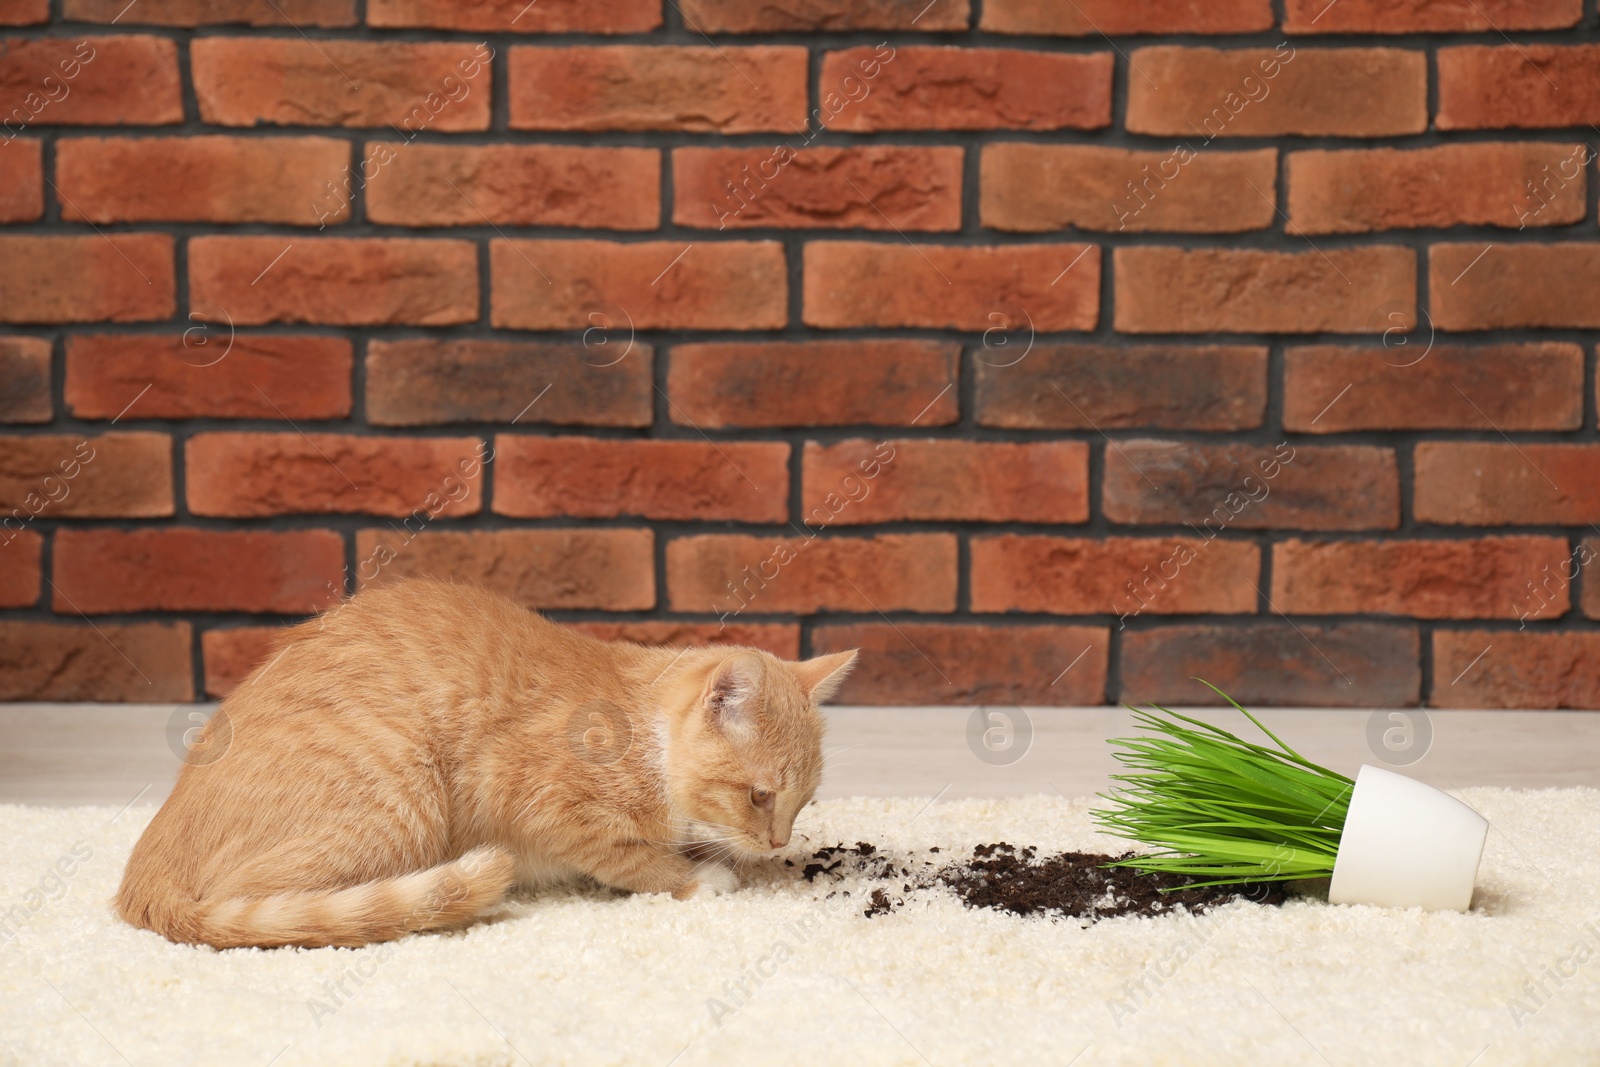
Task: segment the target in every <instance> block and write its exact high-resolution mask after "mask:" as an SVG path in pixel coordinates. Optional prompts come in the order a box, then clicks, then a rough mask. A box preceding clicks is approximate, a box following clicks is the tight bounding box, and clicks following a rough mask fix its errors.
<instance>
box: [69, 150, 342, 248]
mask: <svg viewBox="0 0 1600 1067" xmlns="http://www.w3.org/2000/svg"><path fill="white" fill-rule="evenodd" d="M349 162H350V146H349V145H348V144H346V143H345V142H344V141H336V140H334V139H333V138H331V137H271V138H262V137H137V138H132V137H74V138H68V139H65V140H62V141H59V142H58V143H57V145H56V188H57V194H58V196H59V198H60V200H61V217H62V218H63V219H65V220H66V221H68V222H82V221H89V222H282V223H289V224H291V225H299V226H310V225H313V224H315V223H316V222H317V221H318V214H319V213H318V212H316V211H314V210H313V209H312V208H311V207H310V206H309V205H311V204H315V203H318V202H319V201H321V200H322V199H323V198H324V196H325V188H326V187H327V186H328V185H329V184H335V185H336V184H338V183H340V182H343V181H344V180H345V176H346V173H347V171H348V169H349ZM322 215H323V217H324V218H325V219H326V220H327V221H329V222H338V221H342V220H343V219H346V218H348V217H349V215H350V204H349V202H348V201H347V200H346V201H334V202H331V203H329V204H328V205H327V207H326V210H325V211H324V212H322Z"/></svg>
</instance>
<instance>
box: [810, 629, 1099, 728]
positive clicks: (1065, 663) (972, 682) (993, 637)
mask: <svg viewBox="0 0 1600 1067" xmlns="http://www.w3.org/2000/svg"><path fill="white" fill-rule="evenodd" d="M811 643H812V646H813V649H814V650H815V652H816V653H817V654H818V655H822V654H824V653H828V652H842V651H844V650H846V649H851V648H859V649H860V650H861V666H860V667H858V668H857V669H856V670H854V671H852V672H851V673H850V676H849V677H848V678H847V679H846V680H845V683H844V687H843V688H842V689H840V690H839V695H838V697H836V698H835V702H836V703H839V704H877V705H884V704H888V705H896V704H898V705H907V704H912V705H915V704H923V705H926V704H1012V705H1016V704H1027V705H1032V706H1045V707H1049V706H1061V705H1067V706H1076V707H1081V706H1082V705H1085V704H1101V703H1104V702H1105V699H1106V664H1107V659H1108V651H1107V650H1108V648H1109V646H1110V638H1109V636H1108V635H1107V632H1106V628H1105V627H1104V626H959V625H950V624H946V623H916V622H902V623H882V622H869V623H853V624H848V623H847V624H829V625H824V626H819V627H817V629H816V631H815V632H814V633H813V634H812V638H811ZM1079 656H1081V657H1082V658H1081V659H1079V658H1078V657H1079ZM1068 668H1070V669H1068Z"/></svg>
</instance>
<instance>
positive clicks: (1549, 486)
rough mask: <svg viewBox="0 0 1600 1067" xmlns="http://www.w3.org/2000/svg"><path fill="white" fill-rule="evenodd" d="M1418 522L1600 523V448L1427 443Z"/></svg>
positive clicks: (1419, 460) (1420, 462) (1421, 447)
mask: <svg viewBox="0 0 1600 1067" xmlns="http://www.w3.org/2000/svg"><path fill="white" fill-rule="evenodd" d="M1414 464H1415V467H1416V498H1415V501H1414V503H1413V505H1412V507H1413V509H1414V510H1415V512H1416V516H1417V521H1419V522H1442V523H1451V524H1459V525H1466V526H1569V525H1581V524H1588V523H1593V522H1596V521H1597V520H1600V445H1570V444H1537V443H1533V442H1529V443H1527V444H1509V443H1506V444H1502V443H1500V442H1498V441H1492V442H1491V441H1483V442H1480V441H1427V442H1423V443H1421V444H1418V445H1417V449H1416V454H1415V458H1414Z"/></svg>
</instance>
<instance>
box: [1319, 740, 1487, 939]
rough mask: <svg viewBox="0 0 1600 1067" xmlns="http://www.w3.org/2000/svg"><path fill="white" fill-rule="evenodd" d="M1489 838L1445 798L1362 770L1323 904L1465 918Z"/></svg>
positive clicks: (1475, 818) (1384, 773)
mask: <svg viewBox="0 0 1600 1067" xmlns="http://www.w3.org/2000/svg"><path fill="white" fill-rule="evenodd" d="M1488 834H1489V823H1488V820H1486V819H1485V818H1484V817H1483V816H1481V815H1479V814H1478V813H1477V812H1475V811H1473V810H1472V809H1471V808H1469V807H1467V806H1466V805H1465V804H1463V803H1461V801H1459V800H1457V799H1456V798H1455V797H1452V796H1450V795H1449V794H1448V793H1444V792H1441V791H1440V790H1438V789H1435V788H1434V787H1433V786H1431V785H1424V784H1423V783H1422V782H1419V781H1417V780H1416V779H1415V778H1407V777H1406V776H1405V775H1403V774H1396V773H1395V772H1393V771H1388V770H1384V769H1383V768H1382V767H1373V766H1370V765H1363V766H1362V768H1361V770H1360V772H1359V773H1358V774H1357V775H1356V787H1355V791H1354V792H1353V793H1352V794H1351V795H1350V814H1349V815H1348V816H1347V817H1346V819H1345V822H1344V832H1343V833H1342V834H1341V835H1340V837H1339V853H1338V855H1337V856H1336V857H1335V858H1334V863H1333V882H1332V884H1331V885H1330V886H1329V887H1328V901H1329V903H1332V904H1377V905H1379V906H1380V907H1385V908H1422V909H1423V910H1425V911H1446V910H1454V911H1466V910H1467V907H1468V906H1469V905H1470V904H1471V903H1472V886H1473V883H1474V882H1475V881H1476V880H1477V876H1478V860H1479V858H1480V857H1481V856H1482V855H1483V842H1484V839H1485V838H1486V837H1487V836H1488Z"/></svg>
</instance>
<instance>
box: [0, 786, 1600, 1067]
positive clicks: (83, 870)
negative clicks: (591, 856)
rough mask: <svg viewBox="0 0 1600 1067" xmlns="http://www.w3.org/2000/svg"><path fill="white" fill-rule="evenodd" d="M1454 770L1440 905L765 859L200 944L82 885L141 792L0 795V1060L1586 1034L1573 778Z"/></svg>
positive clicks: (1024, 837) (436, 1060)
mask: <svg viewBox="0 0 1600 1067" xmlns="http://www.w3.org/2000/svg"><path fill="white" fill-rule="evenodd" d="M1464 797H1465V799H1467V800H1468V801H1469V802H1470V803H1472V804H1473V805H1474V806H1475V807H1477V808H1478V809H1479V810H1480V811H1482V812H1483V813H1484V814H1485V815H1486V816H1488V818H1489V819H1490V820H1491V821H1492V823H1493V827H1494V828H1493V830H1491V832H1490V836H1489V842H1488V848H1487V851H1486V853H1485V856H1484V860H1483V866H1482V868H1481V869H1480V872H1479V887H1478V894H1477V897H1476V899H1475V902H1474V906H1473V910H1472V912H1471V913H1470V914H1465V915H1458V914H1454V913H1450V914H1437V913H1436V914H1423V913H1420V912H1414V911H1413V912H1397V911H1383V910H1379V909H1376V908H1368V907H1332V906H1329V905H1327V904H1326V903H1323V902H1321V901H1319V900H1317V899H1314V898H1309V897H1304V898H1298V899H1294V900H1291V902H1290V903H1288V904H1286V905H1285V906H1283V907H1281V908H1272V907H1265V908H1264V907H1258V906H1256V905H1252V904H1245V903H1234V904H1230V905H1228V906H1226V907H1224V908H1222V909H1220V910H1218V911H1215V912H1212V913H1210V914H1208V915H1204V916H1199V917H1195V916H1189V915H1172V916H1167V917H1163V918H1159V919H1128V918H1124V919H1111V920H1106V921H1102V922H1100V923H1097V924H1095V925H1092V926H1087V927H1083V926H1080V925H1079V924H1078V923H1077V922H1075V921H1070V920H1069V921H1060V922H1052V921H1049V920H1047V919H1040V918H1026V919H1024V918H1016V917H1013V916H1010V915H1005V914H1001V913H998V912H993V911H978V910H968V909H966V908H964V907H963V906H962V905H961V904H960V903H958V902H957V901H956V900H955V899H954V898H953V897H951V896H948V895H945V894H943V893H941V892H940V891H938V890H928V891H924V892H920V893H918V894H915V895H914V896H913V898H912V899H911V901H910V902H909V903H908V904H907V906H906V907H905V908H904V909H902V910H900V911H897V912H895V913H893V914H890V915H886V916H880V917H876V918H870V919H869V918H866V917H864V916H863V915H862V900H863V897H864V896H866V894H867V893H869V892H870V891H871V890H872V889H873V888H875V887H876V885H877V884H879V883H868V882H864V881H859V880H857V881H850V880H847V881H845V882H842V883H839V884H838V885H837V886H835V885H830V884H825V883H826V879H818V881H817V883H816V884H815V885H810V884H807V883H805V882H803V881H798V880H797V878H796V875H795V872H796V871H797V870H798V868H795V869H794V870H788V871H786V870H783V869H782V868H781V867H780V866H775V867H774V868H772V869H770V870H767V871H764V872H763V873H761V874H759V875H758V876H757V879H756V881H757V884H756V885H755V886H754V887H753V888H746V889H743V890H741V891H739V892H737V893H734V894H731V895H728V896H723V897H717V898H712V899H699V900H694V901H689V902H686V903H680V902H678V901H674V900H672V899H670V898H668V897H622V896H616V895H613V894H609V893H605V892H601V891H588V892H584V891H578V890H573V891H564V892H560V893H554V894H548V895H544V896H541V897H538V898H534V899H530V900H522V901H515V902H512V903H509V904H507V905H506V906H505V907H503V908H502V909H501V910H500V912H499V913H498V914H497V915H496V916H495V917H494V918H493V919H491V920H490V921H486V922H484V923H480V924H479V925H477V926H475V927H473V928H471V929H470V930H467V931H465V932H462V933H458V934H452V935H420V936H412V937H409V938H406V939H405V940H403V941H400V942H396V943H393V944H390V945H386V946H373V947H369V948H365V949H359V950H350V949H318V950H311V951H307V950H297V949H277V950H268V951H262V950H255V949H245V950H233V951H228V952H216V951H213V950H210V949H195V948H188V947H180V946H177V945H172V944H169V943H168V942H166V941H164V940H162V939H161V938H160V937H158V936H156V935H155V934H152V933H149V932H147V931H143V930H134V929H132V928H130V927H127V926H125V925H123V924H122V923H121V922H120V921H118V920H117V919H116V918H115V916H114V915H113V914H112V912H111V910H110V908H109V906H108V901H109V899H110V897H111V895H112V894H113V892H114V891H115V889H116V885H117V882H118V879H119V878H120V876H121V873H122V865H123V863H124V861H125V860H126V858H127V855H128V852H129V849H130V848H131V847H132V845H133V842H134V840H135V839H136V837H137V835H138V833H139V831H140V830H141V829H142V828H143V827H144V825H145V823H146V822H147V821H148V820H149V818H150V816H151V814H152V809H150V808H146V807H140V808H132V809H129V810H126V811H124V812H122V813H120V814H119V813H118V812H116V811H115V810H114V809H110V808H69V809H54V810H52V809H38V808H23V807H15V806H0V833H3V834H4V839H5V849H4V858H3V859H0V968H3V970H0V1064H5V1065H11V1064H19V1065H20V1064H27V1065H30V1067H32V1065H48V1064H73V1065H85V1064H123V1063H127V1064H131V1065H135V1067H143V1065H145V1064H152V1065H155V1064H161V1065H181V1064H227V1065H230V1067H269V1065H272V1067H292V1065H296V1064H340V1065H350V1067H358V1065H368V1064H371V1065H378V1064H396V1065H398V1064H441V1065H443V1064H448V1065H468V1064H472V1065H476V1064H485V1065H487V1064H497V1065H498V1064H504V1065H510V1064H642V1065H645V1067H668V1065H669V1064H672V1065H674V1067H694V1065H700V1064H739V1065H744V1064H818V1063H821V1064H850V1065H858V1064H907V1065H913V1067H915V1065H922V1064H927V1065H936V1067H965V1065H974V1064H988V1063H1016V1064H1028V1065H1029V1067H1034V1065H1038V1064H1068V1063H1072V1064H1075V1065H1078V1067H1094V1065H1106V1064H1141V1065H1144V1064H1169V1063H1170V1064H1182V1065H1185V1067H1191V1065H1204V1064H1239V1063H1244V1064H1265V1063H1270V1064H1273V1065H1275V1067H1276V1065H1291V1064H1312V1065H1323V1064H1325V1065H1332V1067H1344V1065H1347V1064H1348V1065H1352V1067H1353V1065H1358V1064H1360V1065H1367V1064H1408V1065H1415V1064H1441V1065H1445V1067H1468V1065H1469V1064H1470V1065H1471V1067H1492V1065H1499V1064H1538V1065H1547V1064H1593V1063H1600V792H1597V791H1595V790H1588V789H1584V790H1550V791H1543V792H1513V791H1509V790H1498V789H1475V790H1468V791H1466V793H1465V794H1464ZM1089 806H1090V805H1089V803H1088V802H1085V801H1078V802H1071V803H1069V802H1067V801H1064V800H1061V799H1059V798H1046V797H1033V798H1026V799H1011V800H969V801H954V802H948V803H938V804H933V805H931V806H929V805H928V802H927V801H925V800H915V799H892V800H891V799H870V800H848V801H829V802H823V803H821V804H818V805H817V806H816V807H814V808H812V809H810V810H809V811H808V812H807V813H806V814H805V815H804V816H803V817H802V822H801V825H800V826H799V828H798V829H799V830H800V831H803V832H804V833H805V834H806V835H807V836H808V838H809V841H805V842H799V844H801V845H806V846H810V847H812V848H815V847H820V846H822V845H832V844H835V843H838V842H844V843H847V844H853V843H854V842H856V841H869V842H873V843H875V844H876V845H878V846H879V847H880V848H888V849H890V850H894V851H896V852H903V853H905V854H907V855H910V854H912V853H913V852H915V853H916V854H917V855H918V857H919V858H920V857H923V856H926V853H925V852H923V851H922V850H925V849H927V848H928V847H930V846H933V845H938V846H940V847H941V853H940V855H939V856H938V857H933V858H935V859H939V858H953V857H952V853H954V854H955V855H956V856H961V855H964V854H966V853H967V852H969V851H970V849H971V847H972V846H973V845H975V844H979V843H985V842H993V841H1002V840H1004V841H1009V842H1012V843H1014V844H1032V845H1036V846H1039V847H1040V849H1041V851H1046V850H1048V851H1056V850H1063V849H1078V850H1088V851H1111V850H1115V849H1116V847H1117V843H1116V842H1115V841H1114V840H1112V839H1108V838H1102V837H1099V836H1097V835H1096V834H1094V833H1093V831H1092V830H1091V827H1090V822H1089V819H1088V816H1087V810H1088V808H1089ZM911 865H912V864H908V866H911ZM890 888H891V889H893V890H899V889H900V884H899V883H891V884H890ZM835 889H848V890H850V891H851V893H850V896H849V897H845V896H843V895H838V896H835V897H833V898H832V899H828V898H827V897H826V896H825V894H826V893H828V892H831V891H833V890H835ZM895 895H897V896H903V895H904V894H902V893H897V894H895ZM14 909H21V910H20V912H19V911H17V910H14Z"/></svg>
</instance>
